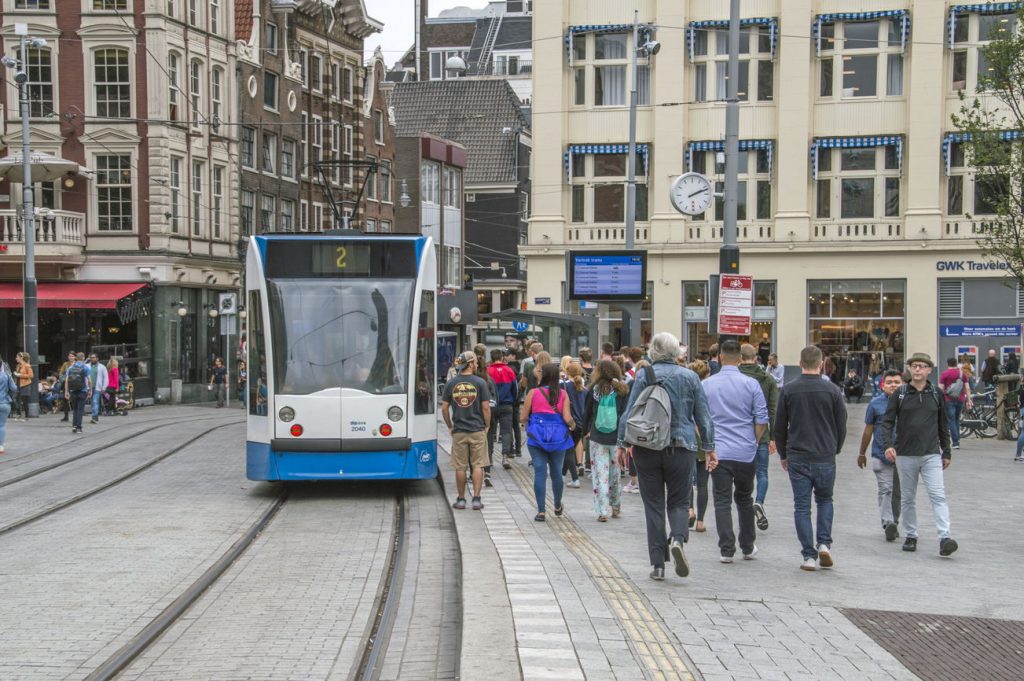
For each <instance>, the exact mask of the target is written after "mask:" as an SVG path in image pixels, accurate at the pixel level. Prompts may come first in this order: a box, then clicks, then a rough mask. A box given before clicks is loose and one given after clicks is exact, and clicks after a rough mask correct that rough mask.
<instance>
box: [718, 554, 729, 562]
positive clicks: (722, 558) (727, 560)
mask: <svg viewBox="0 0 1024 681" xmlns="http://www.w3.org/2000/svg"><path fill="white" fill-rule="evenodd" d="M718 560H719V562H722V563H731V562H732V556H720V557H719V559H718Z"/></svg>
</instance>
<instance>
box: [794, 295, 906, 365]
mask: <svg viewBox="0 0 1024 681" xmlns="http://www.w3.org/2000/svg"><path fill="white" fill-rule="evenodd" d="M807 300H808V305H807V316H808V322H809V323H808V327H809V328H808V341H809V343H810V344H811V345H817V346H818V347H820V348H821V350H822V352H824V353H825V355H826V356H832V357H834V358H835V357H838V360H839V361H838V362H836V363H837V364H838V365H839V366H838V367H837V370H838V372H839V373H840V376H845V375H846V373H847V371H848V370H849V369H853V370H855V371H858V372H860V373H861V376H862V377H863V376H864V375H866V373H867V370H868V368H869V367H870V365H871V360H872V359H877V360H879V361H880V362H881V363H882V369H890V368H891V369H900V370H902V369H903V357H904V322H905V310H906V282H905V281H903V280H902V279H881V280H879V279H871V280H857V279H853V280H843V281H828V280H810V281H808V282H807Z"/></svg>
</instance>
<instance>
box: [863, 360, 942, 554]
mask: <svg viewBox="0 0 1024 681" xmlns="http://www.w3.org/2000/svg"><path fill="white" fill-rule="evenodd" d="M934 367H935V363H934V362H932V358H931V357H929V356H928V355H926V354H924V353H923V352H918V353H915V354H913V355H911V356H910V359H909V360H907V368H909V369H910V383H909V384H907V385H905V386H903V387H902V388H900V389H899V390H898V391H896V392H895V393H893V394H892V395H891V396H890V397H889V406H888V408H887V409H886V410H885V418H883V419H882V433H881V438H882V443H883V444H884V445H885V447H886V450H885V458H887V459H888V460H889V461H895V462H896V471H897V473H898V474H899V476H900V488H901V496H900V524H901V525H902V526H903V536H904V537H906V539H905V540H904V542H903V550H904V551H916V550H917V509H916V508H915V505H914V498H915V496H916V494H917V480H918V478H920V479H921V480H922V481H924V486H925V489H926V490H928V500H929V501H930V502H931V504H932V513H933V514H934V515H935V530H936V532H937V533H938V535H939V555H940V556H948V555H950V554H952V553H953V552H954V551H956V550H957V548H958V546H957V543H956V541H955V540H954V539H953V538H952V537H951V536H950V535H949V506H948V505H947V504H946V490H945V486H944V484H943V480H942V471H944V470H946V469H947V468H949V464H950V462H951V461H952V450H951V448H950V437H949V424H948V422H947V420H946V409H945V406H944V405H943V401H942V395H941V394H940V393H939V391H938V389H937V388H935V387H934V386H933V385H932V384H931V381H929V380H928V374H930V373H931V371H932V369H933V368H934Z"/></svg>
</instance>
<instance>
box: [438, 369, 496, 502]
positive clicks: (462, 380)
mask: <svg viewBox="0 0 1024 681" xmlns="http://www.w3.org/2000/svg"><path fill="white" fill-rule="evenodd" d="M476 364H477V357H476V353H474V352H473V351H472V350H470V351H468V352H463V353H462V354H461V355H459V356H458V358H456V360H455V370H456V371H458V373H457V374H456V375H455V376H454V377H452V379H451V380H450V381H448V383H447V385H445V387H444V393H443V395H442V396H441V415H442V416H443V417H444V422H445V424H446V425H447V426H448V432H449V433H451V436H452V450H451V451H452V468H454V469H455V486H456V489H457V490H458V493H459V495H458V498H457V499H456V500H455V503H454V504H452V506H453V507H455V508H457V509H463V508H466V469H467V468H468V467H469V466H471V465H472V467H473V510H476V511H479V510H480V509H482V508H483V507H484V505H483V502H482V501H481V500H480V489H481V487H483V484H484V467H485V466H487V465H488V464H489V462H488V460H487V431H488V429H489V428H490V426H491V404H490V402H491V391H490V390H489V389H488V387H487V381H485V380H484V379H482V378H480V377H479V376H477V375H476Z"/></svg>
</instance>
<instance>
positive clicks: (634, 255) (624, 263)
mask: <svg viewBox="0 0 1024 681" xmlns="http://www.w3.org/2000/svg"><path fill="white" fill-rule="evenodd" d="M569 282H570V286H569V299H570V300H593V301H630V300H643V298H644V295H645V294H646V282H647V253H646V252H645V251H570V252H569Z"/></svg>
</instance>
